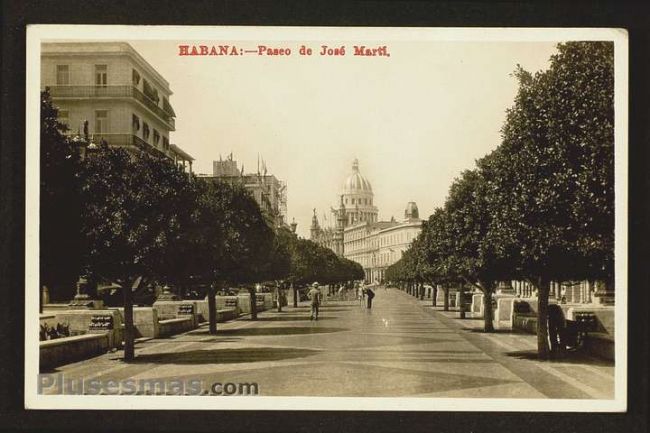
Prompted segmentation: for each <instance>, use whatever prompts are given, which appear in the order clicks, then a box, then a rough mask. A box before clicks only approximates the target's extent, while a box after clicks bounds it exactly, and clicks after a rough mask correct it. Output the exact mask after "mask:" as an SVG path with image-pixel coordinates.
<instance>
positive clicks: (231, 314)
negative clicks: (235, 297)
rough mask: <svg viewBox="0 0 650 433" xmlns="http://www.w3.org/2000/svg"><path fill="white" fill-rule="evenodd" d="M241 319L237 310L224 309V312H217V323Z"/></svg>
mask: <svg viewBox="0 0 650 433" xmlns="http://www.w3.org/2000/svg"><path fill="white" fill-rule="evenodd" d="M237 317H239V314H237V310H235V309H234V308H224V309H222V310H217V322H220V323H221V322H227V321H229V320H234V319H236V318H237Z"/></svg>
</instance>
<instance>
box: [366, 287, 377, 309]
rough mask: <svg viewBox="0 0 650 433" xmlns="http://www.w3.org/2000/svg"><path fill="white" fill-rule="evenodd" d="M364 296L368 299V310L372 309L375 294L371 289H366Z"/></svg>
mask: <svg viewBox="0 0 650 433" xmlns="http://www.w3.org/2000/svg"><path fill="white" fill-rule="evenodd" d="M366 296H367V297H368V309H370V308H372V298H374V297H375V292H373V291H372V289H371V288H367V289H366Z"/></svg>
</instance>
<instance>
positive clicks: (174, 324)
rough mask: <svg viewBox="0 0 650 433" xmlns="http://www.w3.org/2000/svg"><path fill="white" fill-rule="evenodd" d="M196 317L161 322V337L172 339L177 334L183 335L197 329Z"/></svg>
mask: <svg viewBox="0 0 650 433" xmlns="http://www.w3.org/2000/svg"><path fill="white" fill-rule="evenodd" d="M195 317H196V316H188V317H179V318H176V319H167V320H161V321H160V322H159V325H160V337H161V338H165V337H170V336H172V335H176V334H182V333H183V332H187V331H191V330H192V329H196V327H197V324H196V319H195Z"/></svg>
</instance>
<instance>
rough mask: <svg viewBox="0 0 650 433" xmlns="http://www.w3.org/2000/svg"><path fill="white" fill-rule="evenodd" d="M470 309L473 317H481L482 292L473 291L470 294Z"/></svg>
mask: <svg viewBox="0 0 650 433" xmlns="http://www.w3.org/2000/svg"><path fill="white" fill-rule="evenodd" d="M470 311H471V313H472V317H473V318H475V319H480V318H481V317H483V293H474V294H473V295H472V307H471V310H470Z"/></svg>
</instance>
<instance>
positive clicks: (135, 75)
mask: <svg viewBox="0 0 650 433" xmlns="http://www.w3.org/2000/svg"><path fill="white" fill-rule="evenodd" d="M131 79H132V80H133V85H134V86H135V87H138V84H140V73H139V72H138V71H136V70H135V69H134V70H133V73H132V74H131Z"/></svg>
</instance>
